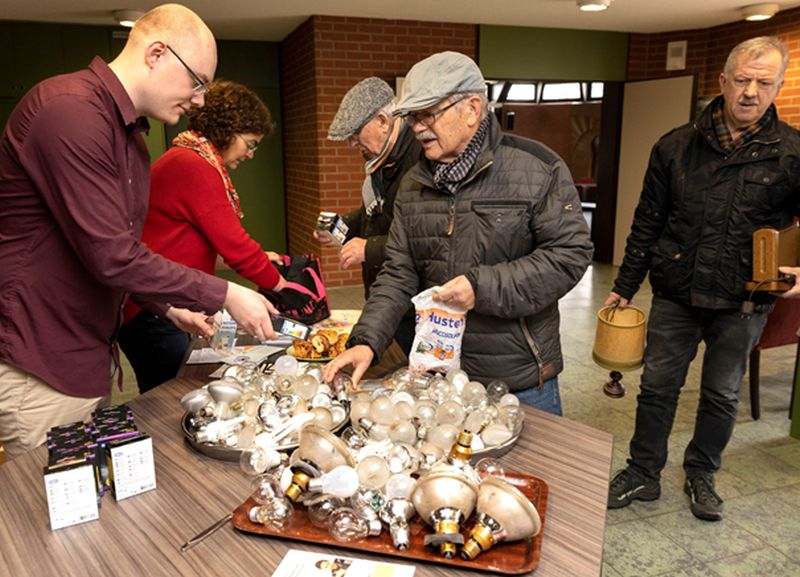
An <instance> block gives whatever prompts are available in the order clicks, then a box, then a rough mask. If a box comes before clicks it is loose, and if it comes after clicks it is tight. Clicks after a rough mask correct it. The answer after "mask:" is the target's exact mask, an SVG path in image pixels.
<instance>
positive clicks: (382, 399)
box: [369, 395, 395, 425]
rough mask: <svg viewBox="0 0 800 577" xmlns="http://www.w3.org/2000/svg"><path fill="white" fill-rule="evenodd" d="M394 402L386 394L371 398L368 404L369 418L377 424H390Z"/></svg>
mask: <svg viewBox="0 0 800 577" xmlns="http://www.w3.org/2000/svg"><path fill="white" fill-rule="evenodd" d="M394 418H395V415H394V404H393V403H392V401H391V400H390V399H389V397H387V396H386V395H379V396H377V397H375V398H374V399H372V403H371V404H370V406H369V419H370V420H371V421H372V422H374V423H377V424H378V425H391V424H392V423H393V422H394Z"/></svg>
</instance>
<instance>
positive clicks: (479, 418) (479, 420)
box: [464, 409, 489, 434]
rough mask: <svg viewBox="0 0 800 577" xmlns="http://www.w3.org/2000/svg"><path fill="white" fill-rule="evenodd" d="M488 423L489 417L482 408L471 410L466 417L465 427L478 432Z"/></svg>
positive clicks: (471, 431)
mask: <svg viewBox="0 0 800 577" xmlns="http://www.w3.org/2000/svg"><path fill="white" fill-rule="evenodd" d="M488 424H489V417H488V416H487V415H486V412H485V411H483V410H481V409H478V410H477V411H473V412H471V413H470V414H469V415H467V417H466V418H465V419H464V428H465V429H466V430H467V431H469V432H470V433H476V434H477V433H479V432H480V431H481V430H482V429H483V427H484V426H485V425H488Z"/></svg>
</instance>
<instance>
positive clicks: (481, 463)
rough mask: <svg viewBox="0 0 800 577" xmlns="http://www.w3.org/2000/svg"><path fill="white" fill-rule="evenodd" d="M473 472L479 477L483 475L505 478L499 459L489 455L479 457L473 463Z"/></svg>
mask: <svg viewBox="0 0 800 577" xmlns="http://www.w3.org/2000/svg"><path fill="white" fill-rule="evenodd" d="M475 472H476V473H477V474H478V476H479V477H480V478H481V479H483V478H485V477H498V478H500V479H505V477H506V470H505V469H504V468H503V466H502V465H501V464H500V462H499V461H497V460H496V459H493V458H491V457H484V458H483V459H479V460H478V462H477V463H475Z"/></svg>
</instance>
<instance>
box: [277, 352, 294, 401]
mask: <svg viewBox="0 0 800 577" xmlns="http://www.w3.org/2000/svg"><path fill="white" fill-rule="evenodd" d="M292 358H294V357H292ZM275 389H276V390H277V391H278V392H279V393H280V394H281V395H284V396H286V395H291V394H292V393H293V392H294V377H293V376H291V375H281V376H280V377H278V382H277V383H276V385H275Z"/></svg>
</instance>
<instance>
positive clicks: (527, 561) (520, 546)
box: [231, 473, 548, 575]
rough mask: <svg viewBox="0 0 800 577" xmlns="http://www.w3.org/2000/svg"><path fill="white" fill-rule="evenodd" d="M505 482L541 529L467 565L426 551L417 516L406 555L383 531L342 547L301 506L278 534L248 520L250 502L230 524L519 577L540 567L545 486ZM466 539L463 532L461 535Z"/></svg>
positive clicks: (528, 479)
mask: <svg viewBox="0 0 800 577" xmlns="http://www.w3.org/2000/svg"><path fill="white" fill-rule="evenodd" d="M506 481H508V482H510V483H512V484H513V485H514V486H515V487H517V488H518V489H519V490H520V491H522V493H523V494H524V495H525V496H526V497H528V499H530V501H531V502H532V503H533V505H534V506H535V507H536V510H537V511H538V512H539V517H540V518H541V520H542V529H541V531H539V534H538V535H537V536H536V537H534V538H533V539H528V540H524V541H514V542H511V543H503V542H501V543H498V544H497V545H495V546H494V547H492V548H491V549H489V550H488V551H486V552H484V553H481V554H480V555H478V556H477V557H476V558H475V559H473V560H472V561H466V560H464V559H462V558H461V557H460V556H456V558H454V559H446V558H445V557H442V556H441V555H439V554H438V552H437V550H435V549H433V548H430V547H425V545H424V544H423V540H424V538H425V535H427V534H428V533H430V532H431V531H432V529H431V528H430V527H429V526H428V525H427V524H426V523H424V522H423V521H422V519H420V518H419V516H416V517H415V518H414V519H413V520H412V521H411V523H410V538H411V539H410V541H411V543H410V546H409V548H408V549H407V550H406V551H398V550H397V549H395V547H394V545H392V538H391V536H390V535H389V531H388V530H386V529H385V528H384V531H383V532H381V534H380V535H378V536H377V537H368V538H366V539H361V540H360V541H354V542H350V543H341V542H339V541H337V540H336V539H334V538H333V537H332V536H331V534H330V533H328V531H327V529H322V528H320V527H317V526H315V525H314V524H312V523H311V521H310V520H309V518H308V514H307V513H306V509H305V507H303V505H296V506H295V509H294V516H293V517H292V520H291V521H290V523H289V526H288V527H286V528H285V529H283V530H281V531H280V532H276V531H273V530H271V529H269V528H267V527H265V526H264V525H259V524H258V523H253V522H252V521H250V519H249V518H248V515H247V513H248V511H249V510H250V509H251V508H252V507H255V506H257V505H256V503H255V502H254V501H253V500H252V499H248V500H247V501H245V502H244V503H242V504H241V505H240V506H239V507H238V508H237V509H236V511H234V512H233V519H232V521H231V522H232V524H233V526H234V527H235V528H236V529H238V530H239V531H243V532H245V533H255V534H257V535H263V536H265V537H279V538H281V539H294V540H297V541H306V542H308V543H317V544H321V545H327V546H331V547H342V548H345V549H352V550H355V551H365V552H368V553H377V554H380V555H388V556H392V557H400V558H402V559H406V560H408V559H417V560H419V561H424V562H427V563H439V564H442V565H450V566H455V567H458V568H460V569H474V570H476V571H490V572H492V573H503V574H506V575H519V574H522V573H529V572H530V571H533V570H534V569H536V566H537V565H538V564H539V557H540V556H541V553H542V537H543V535H544V532H545V528H546V523H545V516H546V511H547V493H548V488H547V483H545V482H544V481H543V480H542V479H539V478H538V477H533V476H531V475H523V474H520V473H506ZM472 522H473V519H469V520H468V521H467V523H465V527H466V528H469V527H471V526H472ZM462 532H463V533H464V534H465V537H466V536H467V535H466V529H465V530H464V531H462Z"/></svg>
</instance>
